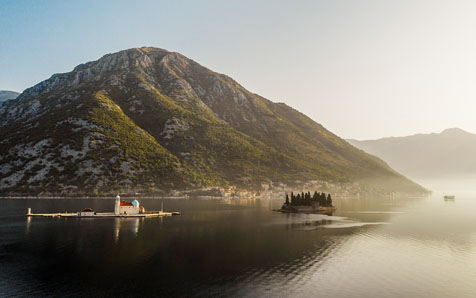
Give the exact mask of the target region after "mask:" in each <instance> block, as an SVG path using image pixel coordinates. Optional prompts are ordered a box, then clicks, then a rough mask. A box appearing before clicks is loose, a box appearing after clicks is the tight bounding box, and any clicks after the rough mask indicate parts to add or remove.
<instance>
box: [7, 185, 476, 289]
mask: <svg viewBox="0 0 476 298" xmlns="http://www.w3.org/2000/svg"><path fill="white" fill-rule="evenodd" d="M475 194H476V193H475V192H471V191H459V192H458V193H457V196H456V200H455V201H454V202H448V201H446V202H445V201H444V200H443V197H442V192H440V191H437V192H434V193H433V195H432V196H430V197H428V198H415V199H398V198H396V199H372V200H371V199H345V200H339V199H335V200H334V201H335V205H336V206H337V208H338V209H337V211H336V212H335V214H334V215H333V216H326V215H304V214H281V213H276V212H273V211H272V209H274V208H279V207H280V205H281V203H282V201H281V200H266V199H257V200H214V201H206V200H144V199H143V200H141V203H142V204H143V205H145V206H146V207H147V208H148V209H158V208H160V204H161V202H164V203H165V208H166V209H167V210H174V211H181V212H182V215H181V216H177V217H168V218H153V219H145V220H139V219H107V218H105V219H47V218H32V219H27V218H26V217H25V216H24V213H25V212H26V208H28V207H32V208H33V211H35V212H46V211H48V212H54V211H64V210H68V211H73V210H79V209H80V208H83V207H93V208H94V209H95V210H97V211H102V210H104V211H106V210H110V209H111V208H112V200H76V199H73V200H71V199H65V200H1V201H0V202H1V205H2V215H1V216H0V231H1V233H0V293H2V295H4V296H24V295H35V296H48V295H61V296H66V295H75V296H91V295H92V296H106V295H111V296H118V295H121V296H137V295H145V296H153V295H158V294H160V295H161V296H170V297H174V296H178V297H190V296H192V297H193V296H197V297H198V296H200V297H203V296H223V297H225V296H226V297H228V296H235V297H263V296H269V297H474V296H475V295H476V285H475V284H474V280H475V279H476V216H474V214H475V212H476V196H475Z"/></svg>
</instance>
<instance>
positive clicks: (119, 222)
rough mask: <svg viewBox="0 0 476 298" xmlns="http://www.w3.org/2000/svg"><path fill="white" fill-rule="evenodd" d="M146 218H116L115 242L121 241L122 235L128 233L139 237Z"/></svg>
mask: <svg viewBox="0 0 476 298" xmlns="http://www.w3.org/2000/svg"><path fill="white" fill-rule="evenodd" d="M143 221H144V218H138V217H135V218H122V217H116V218H114V242H115V243H117V242H118V241H119V236H120V233H128V234H132V235H134V236H137V234H138V233H139V228H140V226H141V224H143Z"/></svg>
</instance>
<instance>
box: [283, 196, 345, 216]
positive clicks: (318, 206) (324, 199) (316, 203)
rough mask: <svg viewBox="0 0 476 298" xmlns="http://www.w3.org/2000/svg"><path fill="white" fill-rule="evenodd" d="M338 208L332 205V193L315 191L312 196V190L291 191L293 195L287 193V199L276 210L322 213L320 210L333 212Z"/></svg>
mask: <svg viewBox="0 0 476 298" xmlns="http://www.w3.org/2000/svg"><path fill="white" fill-rule="evenodd" d="M335 209H337V208H336V207H335V206H333V205H332V197H331V194H327V195H326V194H325V193H323V192H321V193H318V192H317V191H315V192H314V195H312V196H311V192H309V191H308V192H306V193H305V192H301V193H298V194H297V195H295V194H294V192H291V196H289V195H288V194H287V193H286V199H285V202H284V204H283V206H282V207H281V209H277V210H275V211H279V212H283V213H320V212H332V211H333V210H335Z"/></svg>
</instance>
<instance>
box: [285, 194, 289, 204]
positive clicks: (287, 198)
mask: <svg viewBox="0 0 476 298" xmlns="http://www.w3.org/2000/svg"><path fill="white" fill-rule="evenodd" d="M285 204H286V205H289V196H288V194H286V202H285Z"/></svg>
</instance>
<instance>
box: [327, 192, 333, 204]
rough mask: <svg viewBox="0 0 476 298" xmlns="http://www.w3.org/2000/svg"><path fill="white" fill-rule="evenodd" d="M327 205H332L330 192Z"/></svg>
mask: <svg viewBox="0 0 476 298" xmlns="http://www.w3.org/2000/svg"><path fill="white" fill-rule="evenodd" d="M327 205H329V206H332V198H331V194H328V195H327Z"/></svg>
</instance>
